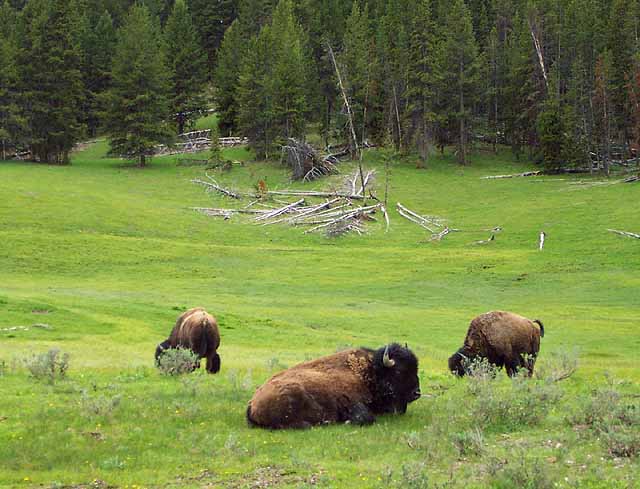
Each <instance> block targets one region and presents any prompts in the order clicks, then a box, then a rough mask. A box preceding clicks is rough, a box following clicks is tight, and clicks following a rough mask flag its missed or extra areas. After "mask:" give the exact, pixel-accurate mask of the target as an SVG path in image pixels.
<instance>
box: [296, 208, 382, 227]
mask: <svg viewBox="0 0 640 489" xmlns="http://www.w3.org/2000/svg"><path fill="white" fill-rule="evenodd" d="M379 207H380V205H379V204H376V205H371V206H366V207H358V208H357V209H354V210H352V211H348V212H345V213H344V214H343V215H342V216H340V217H338V218H336V219H331V220H329V221H328V222H326V223H323V224H319V225H318V226H315V227H312V228H311V229H307V230H306V231H305V232H304V234H307V233H312V232H314V231H317V230H319V229H323V228H325V227H327V226H331V225H332V224H337V223H339V222H341V221H346V220H347V219H352V218H356V217H361V216H364V215H367V214H373V213H374V212H375V211H376V210H377V209H378V208H379Z"/></svg>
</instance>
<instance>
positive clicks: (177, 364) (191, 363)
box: [158, 348, 199, 375]
mask: <svg viewBox="0 0 640 489" xmlns="http://www.w3.org/2000/svg"><path fill="white" fill-rule="evenodd" d="M198 363H199V359H198V355H196V354H195V353H193V352H192V351H191V350H189V349H187V348H171V349H169V350H165V351H164V352H162V355H160V359H159V361H158V369H159V370H160V373H162V374H163V375H183V374H188V373H190V372H193V371H194V370H195V368H196V366H197V365H198Z"/></svg>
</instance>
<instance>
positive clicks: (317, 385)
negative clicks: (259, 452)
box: [247, 344, 420, 429]
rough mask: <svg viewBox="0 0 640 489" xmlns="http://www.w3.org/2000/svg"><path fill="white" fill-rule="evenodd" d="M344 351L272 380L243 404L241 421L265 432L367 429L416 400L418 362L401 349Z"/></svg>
mask: <svg viewBox="0 0 640 489" xmlns="http://www.w3.org/2000/svg"><path fill="white" fill-rule="evenodd" d="M384 350H385V348H381V349H379V350H377V351H374V350H369V349H366V348H358V349H351V350H346V351H343V352H340V353H336V354H334V355H330V356H327V357H323V358H319V359H317V360H312V361H309V362H305V363H302V364H300V365H296V366H295V367H292V368H290V369H288V370H285V371H284V372H280V373H278V374H276V375H274V376H273V377H272V378H271V379H270V380H269V381H267V382H266V383H265V384H264V385H263V386H262V387H260V388H259V389H258V390H257V391H256V393H255V394H254V396H253V399H251V401H250V402H249V406H248V408H247V420H248V422H249V424H250V425H252V426H262V427H266V428H274V429H280V428H306V427H309V426H311V425H318V424H327V423H338V422H346V421H349V422H352V423H354V424H370V423H373V422H374V420H375V417H374V415H375V414H382V413H387V412H393V413H398V412H399V413H404V412H406V409H407V404H408V403H409V402H412V401H414V400H416V399H417V398H418V397H420V385H419V381H418V375H417V372H418V361H417V359H416V358H415V356H414V355H413V353H411V351H409V350H408V349H406V348H402V347H401V346H400V345H397V344H393V345H389V350H388V351H389V357H390V358H391V359H392V360H394V361H395V365H394V366H392V367H389V366H388V367H385V366H384V362H383V356H384Z"/></svg>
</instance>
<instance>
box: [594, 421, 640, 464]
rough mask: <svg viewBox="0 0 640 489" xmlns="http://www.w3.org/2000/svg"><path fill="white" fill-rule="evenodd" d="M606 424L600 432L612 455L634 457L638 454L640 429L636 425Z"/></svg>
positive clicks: (639, 449) (639, 453)
mask: <svg viewBox="0 0 640 489" xmlns="http://www.w3.org/2000/svg"><path fill="white" fill-rule="evenodd" d="M635 426H636V427H631V426H619V425H618V426H615V425H612V426H607V427H606V431H604V432H603V433H602V437H601V438H602V442H603V443H604V446H605V447H606V448H607V450H608V452H609V454H610V455H611V456H613V457H635V456H637V455H640V431H639V430H638V428H637V426H638V425H635Z"/></svg>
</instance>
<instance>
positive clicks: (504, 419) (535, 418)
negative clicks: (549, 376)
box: [468, 376, 562, 430]
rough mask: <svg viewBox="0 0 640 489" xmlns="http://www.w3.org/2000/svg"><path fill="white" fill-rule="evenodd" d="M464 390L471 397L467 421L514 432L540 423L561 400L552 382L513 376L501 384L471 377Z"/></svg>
mask: <svg viewBox="0 0 640 489" xmlns="http://www.w3.org/2000/svg"><path fill="white" fill-rule="evenodd" d="M468 391H469V392H470V393H471V394H472V395H473V400H472V401H471V406H470V410H471V418H472V419H473V420H474V421H475V422H476V423H477V424H479V425H480V426H481V427H496V426H500V427H502V428H505V429H510V430H513V429H517V428H518V427H521V426H532V425H536V424H538V423H540V422H541V421H542V420H543V419H544V418H545V417H546V416H547V413H548V412H549V410H550V409H551V407H552V406H553V405H554V404H555V403H556V402H557V401H558V400H559V399H560V398H561V397H562V391H561V390H560V388H559V387H558V385H557V384H554V383H553V382H543V381H535V380H532V379H529V378H527V377H524V376H516V377H514V378H513V379H512V380H511V381H510V382H508V383H504V382H500V381H499V380H496V379H492V378H491V377H490V376H484V377H483V376H472V377H469V379H468Z"/></svg>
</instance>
